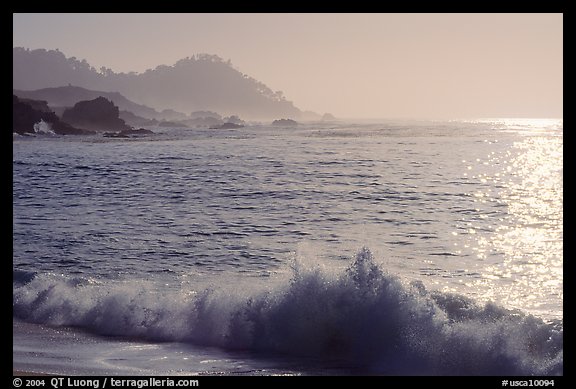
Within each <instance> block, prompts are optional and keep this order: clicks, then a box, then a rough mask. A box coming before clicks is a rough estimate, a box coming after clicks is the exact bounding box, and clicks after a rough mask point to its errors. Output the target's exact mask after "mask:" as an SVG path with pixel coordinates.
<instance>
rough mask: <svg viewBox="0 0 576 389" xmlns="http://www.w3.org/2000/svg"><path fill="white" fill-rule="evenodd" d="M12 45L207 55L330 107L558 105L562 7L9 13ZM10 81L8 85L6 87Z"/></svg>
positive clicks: (343, 111)
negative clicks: (528, 10)
mask: <svg viewBox="0 0 576 389" xmlns="http://www.w3.org/2000/svg"><path fill="white" fill-rule="evenodd" d="M13 22H14V34H13V46H14V47H19V46H21V47H26V48H30V49H37V48H44V49H57V48H58V49H59V50H60V51H61V52H63V53H64V54H65V55H67V56H69V57H76V58H78V59H79V60H82V59H85V60H86V61H87V62H88V63H89V64H90V65H92V66H93V67H95V68H96V69H100V68H101V67H102V66H104V67H106V68H110V69H112V70H113V71H115V72H126V73H128V72H137V73H142V72H144V71H146V70H147V69H154V68H156V67H157V66H158V65H168V66H171V65H173V64H174V63H176V62H177V61H178V60H180V59H182V58H186V57H189V56H191V55H193V54H200V53H208V54H215V55H218V56H220V57H221V58H223V59H224V60H228V59H230V60H231V61H232V63H233V65H234V66H235V67H236V68H237V69H238V70H240V71H241V72H242V73H245V74H247V75H249V76H251V77H254V78H256V79H257V80H259V81H261V82H263V83H264V84H266V85H267V86H268V87H270V88H271V89H272V90H274V91H283V92H284V95H285V96H286V98H287V99H288V100H290V101H293V102H294V103H295V104H296V105H297V106H298V107H299V108H300V109H302V110H311V111H314V112H318V113H321V114H322V113H324V112H330V113H332V114H334V115H335V116H337V117H341V118H409V119H415V118H416V119H417V118H424V119H427V118H428V119H429V118H432V119H437V118H442V119H455V118H478V117H534V118H537V117H546V118H560V117H562V116H563V112H562V106H563V100H562V98H563V97H562V96H563V89H562V88H563V83H562V80H563V78H562V77H563V68H562V66H563V65H562V63H563V51H562V47H563V35H562V31H563V15H562V14H14V16H13ZM15 88H18V87H16V86H15Z"/></svg>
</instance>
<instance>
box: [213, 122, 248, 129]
mask: <svg viewBox="0 0 576 389" xmlns="http://www.w3.org/2000/svg"><path fill="white" fill-rule="evenodd" d="M242 127H244V125H242V124H236V123H230V122H226V123H224V124H221V125H219V126H212V127H210V129H211V130H229V129H233V128H242Z"/></svg>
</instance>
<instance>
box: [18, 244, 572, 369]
mask: <svg viewBox="0 0 576 389" xmlns="http://www.w3.org/2000/svg"><path fill="white" fill-rule="evenodd" d="M293 268H294V269H293V270H294V275H293V277H292V279H291V280H290V281H289V282H286V283H282V284H280V285H274V286H272V287H270V288H268V289H266V290H261V289H257V288H256V289H255V290H243V291H237V290H235V289H234V288H233V285H229V286H228V287H219V288H205V289H201V290H198V291H195V292H194V293H191V291H190V290H188V289H185V288H182V289H181V290H166V291H158V290H156V291H154V292H151V291H150V288H149V285H146V283H145V282H143V281H133V282H122V283H114V282H111V281H109V282H94V281H92V280H87V279H85V278H72V277H65V276H57V275H54V274H39V273H34V274H31V273H30V272H18V271H15V272H14V273H15V274H14V284H13V288H14V289H13V308H14V316H15V317H17V318H19V319H21V320H26V321H31V322H36V323H44V324H50V325H65V326H70V325H71V326H78V327H82V328H85V329H86V330H89V331H92V332H95V333H98V334H102V335H121V336H130V337H137V338H142V339H146V340H152V341H181V342H190V343H194V344H198V345H206V346H216V347H221V348H223V349H234V350H249V351H251V352H254V353H275V354H279V355H287V356H297V357H307V358H311V359H312V360H314V359H315V360H318V361H326V360H334V361H338V363H341V364H344V365H347V366H349V367H351V368H353V369H358V371H360V372H365V373H370V374H372V373H377V374H442V375H447V374H448V375H461V374H465V375H502V374H506V375H561V374H563V326H562V323H561V322H557V323H545V322H544V321H543V320H542V319H539V318H536V317H534V316H531V315H526V314H524V313H522V312H520V311H512V310H508V309H505V308H503V307H500V306H497V305H495V304H493V303H487V304H480V303H478V302H477V301H475V300H472V299H470V298H466V297H464V296H460V295H456V294H448V293H443V292H437V291H428V290H427V289H426V287H425V286H424V284H422V283H421V282H414V283H411V284H406V283H405V282H403V281H402V280H401V279H400V278H398V277H397V276H395V275H392V274H389V273H388V272H387V271H386V270H385V269H383V268H382V267H381V266H379V265H378V264H377V262H376V261H375V260H374V258H373V255H372V253H371V252H370V250H368V249H366V248H363V249H361V250H360V251H359V252H358V253H357V255H356V257H355V258H354V259H353V260H352V261H351V263H350V265H349V267H348V268H347V269H346V270H345V271H343V272H340V273H336V274H334V273H331V272H328V271H325V270H323V269H322V268H321V267H319V266H313V267H306V266H299V265H295V266H294V267H293Z"/></svg>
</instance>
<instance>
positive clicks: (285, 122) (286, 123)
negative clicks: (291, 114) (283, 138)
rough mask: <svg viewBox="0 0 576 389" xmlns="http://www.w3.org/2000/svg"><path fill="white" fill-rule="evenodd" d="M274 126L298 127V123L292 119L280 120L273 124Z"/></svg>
mask: <svg viewBox="0 0 576 389" xmlns="http://www.w3.org/2000/svg"><path fill="white" fill-rule="evenodd" d="M272 125H273V126H280V127H296V126H297V125H298V122H297V121H295V120H292V119H278V120H274V121H273V122H272Z"/></svg>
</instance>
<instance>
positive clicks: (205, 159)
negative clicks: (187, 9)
mask: <svg viewBox="0 0 576 389" xmlns="http://www.w3.org/2000/svg"><path fill="white" fill-rule="evenodd" d="M13 20H14V35H13V121H12V122H13V128H12V132H13V187H12V189H13V257H12V258H13V370H14V371H15V372H26V373H41V374H44V373H48V374H61V375H79V374H80V375H93V374H94V375H114V374H115V375H162V376H164V375H490V376H498V375H502V376H507V377H508V376H558V375H563V119H562V115H563V100H562V91H563V90H562V88H563V87H562V82H563V81H562V80H563V68H562V56H563V51H562V45H563V35H562V29H563V16H562V15H561V14H448V15H445V14H432V15H424V14H14V15H13Z"/></svg>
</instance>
